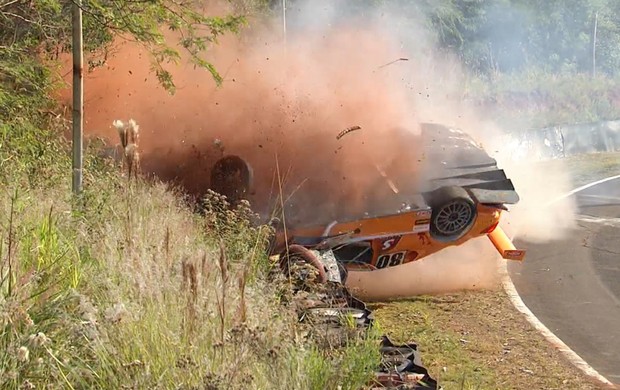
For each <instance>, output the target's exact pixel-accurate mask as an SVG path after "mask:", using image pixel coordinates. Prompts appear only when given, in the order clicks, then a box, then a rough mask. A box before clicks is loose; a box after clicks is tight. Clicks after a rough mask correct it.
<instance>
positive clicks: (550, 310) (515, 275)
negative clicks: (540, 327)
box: [508, 179, 620, 384]
mask: <svg viewBox="0 0 620 390" xmlns="http://www.w3.org/2000/svg"><path fill="white" fill-rule="evenodd" d="M572 196H575V197H576V199H577V203H578V205H579V215H578V229H576V230H575V231H574V232H573V233H571V234H570V236H569V237H566V238H565V239H563V240H560V241H556V242H551V243H547V244H540V245H533V244H521V246H525V247H526V248H527V250H528V255H527V259H526V261H524V262H523V263H521V264H520V263H515V262H510V263H509V265H508V270H509V272H510V276H511V278H512V281H513V283H514V284H515V286H516V288H517V291H518V292H519V295H520V296H521V298H522V299H523V301H524V302H525V304H526V305H527V306H528V307H529V309H530V310H531V311H532V312H533V313H534V314H535V315H536V317H538V319H539V320H540V321H541V322H542V323H544V324H545V325H546V326H547V328H549V329H550V330H551V331H552V332H553V333H555V335H556V336H558V337H559V338H560V339H561V340H562V341H563V342H564V343H566V344H567V345H568V346H569V347H570V348H571V349H573V350H574V351H575V352H576V353H577V354H578V355H580V356H581V357H582V358H583V359H584V360H586V361H587V362H588V363H589V364H590V365H591V366H592V367H593V368H594V369H595V370H597V371H598V372H599V373H600V374H601V375H603V376H605V377H606V378H607V379H608V380H610V381H611V382H613V383H616V384H618V383H620V179H619V180H611V181H608V182H605V183H602V184H599V185H595V186H593V187H590V188H588V189H586V190H583V191H581V192H578V193H576V194H574V195H572Z"/></svg>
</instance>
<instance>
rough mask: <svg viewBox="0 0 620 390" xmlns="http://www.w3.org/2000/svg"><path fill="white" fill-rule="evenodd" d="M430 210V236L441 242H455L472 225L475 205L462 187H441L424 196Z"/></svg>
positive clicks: (474, 216)
mask: <svg viewBox="0 0 620 390" xmlns="http://www.w3.org/2000/svg"><path fill="white" fill-rule="evenodd" d="M426 199H427V203H428V205H429V206H431V208H432V214H431V226H430V230H431V236H432V237H433V238H435V239H437V240H441V241H456V240H458V239H459V238H461V237H463V235H465V234H466V233H467V232H468V231H469V230H470V229H471V227H472V226H473V225H474V221H475V219H476V204H475V203H474V201H473V200H472V198H471V196H469V194H468V193H467V191H466V190H465V189H464V188H462V187H457V186H450V187H442V188H439V189H437V190H435V191H433V192H431V193H428V194H426Z"/></svg>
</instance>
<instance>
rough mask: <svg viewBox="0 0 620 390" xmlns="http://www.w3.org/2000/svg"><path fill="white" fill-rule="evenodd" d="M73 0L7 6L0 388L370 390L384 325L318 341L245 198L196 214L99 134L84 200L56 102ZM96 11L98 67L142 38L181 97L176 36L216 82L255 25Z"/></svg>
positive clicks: (88, 10)
mask: <svg viewBox="0 0 620 390" xmlns="http://www.w3.org/2000/svg"><path fill="white" fill-rule="evenodd" d="M71 4H72V3H71V2H69V1H61V0H58V1H57V0H51V1H35V2H24V1H20V0H18V1H9V2H5V3H3V4H0V31H1V32H0V49H1V50H2V51H1V52H0V188H1V190H0V388H2V389H17V388H47V387H50V388H110V389H119V388H162V389H163V388H165V389H168V388H181V389H190V388H206V389H217V388H239V389H248V388H257V389H264V388H283V389H284V388H286V389H292V388H295V389H311V388H316V386H317V384H319V383H320V384H325V385H326V386H327V387H330V388H336V387H337V386H340V385H341V386H342V388H346V389H353V388H359V387H361V386H363V385H364V384H365V383H367V382H368V380H369V379H370V378H371V376H372V371H371V370H370V369H369V367H374V366H376V365H377V363H378V356H377V354H376V349H377V348H376V347H377V345H378V339H377V337H376V334H374V333H370V334H369V335H368V337H363V338H356V339H351V340H348V342H347V343H346V345H345V346H344V347H343V348H319V347H318V345H317V344H316V342H315V340H314V339H313V338H312V337H310V336H309V335H308V334H307V332H304V331H303V329H302V328H301V327H300V325H299V324H298V319H297V315H296V313H295V312H294V310H293V309H292V308H289V306H287V305H285V304H284V303H283V302H284V301H282V299H281V298H282V297H283V292H282V291H283V290H285V289H286V287H287V285H288V284H287V283H285V282H284V281H279V282H278V281H276V282H274V281H273V280H272V279H269V278H268V275H269V270H270V267H271V263H270V261H269V259H267V257H266V245H267V241H268V238H269V235H270V234H271V231H270V229H269V228H267V227H263V226H258V227H257V226H255V225H254V224H253V223H252V222H253V214H252V213H251V211H250V210H249V208H248V205H247V204H243V205H241V206H240V207H239V208H238V209H236V210H233V211H226V212H224V210H226V209H227V208H226V205H225V204H223V200H222V199H221V198H220V197H218V196H215V195H214V196H210V197H208V198H207V199H205V203H206V204H205V206H207V207H202V208H201V210H202V211H199V210H197V209H196V207H195V206H192V205H190V204H187V203H186V202H185V201H184V198H183V196H182V194H181V193H180V192H178V191H176V190H175V189H174V188H170V187H169V186H168V185H166V184H164V183H158V182H147V181H144V180H142V179H140V178H136V177H132V176H131V175H130V174H129V173H128V172H126V171H124V170H123V171H121V169H120V167H119V166H117V165H116V164H115V163H113V162H112V161H109V160H105V159H102V158H98V157H96V156H97V155H98V154H99V153H98V152H99V149H98V148H99V147H100V146H101V145H100V143H99V142H98V141H97V140H91V142H90V143H89V144H88V150H86V152H85V155H86V156H87V159H86V161H85V178H84V181H85V185H84V192H83V193H82V194H81V195H80V196H79V197H74V196H73V195H72V194H71V192H70V183H69V173H70V167H71V161H70V157H69V150H68V144H67V143H66V142H65V141H64V139H63V138H62V134H63V133H66V132H67V131H68V130H69V127H70V126H69V123H68V122H67V121H66V120H65V119H64V118H63V116H62V115H59V114H57V113H56V112H55V109H56V107H55V105H54V101H53V99H51V97H50V91H51V90H52V89H53V87H54V82H55V80H54V78H53V74H54V73H53V72H52V69H53V66H54V64H53V60H54V59H55V58H56V57H57V54H58V52H60V51H63V50H66V49H67V47H68V46H67V41H68V39H69V37H68V35H67V34H68V31H69V30H70V24H69V15H70V12H69V7H70V5H71ZM84 4H85V5H84V12H85V19H86V20H85V33H86V34H85V36H86V42H87V47H89V48H90V49H91V50H92V52H91V53H90V56H89V58H90V60H91V61H90V64H91V66H93V65H95V64H96V58H98V57H97V56H104V55H105V49H106V45H107V44H108V43H109V42H110V40H111V39H112V37H114V36H115V35H117V34H120V35H123V36H125V37H127V36H129V37H132V38H131V39H136V40H138V41H140V42H142V43H144V44H145V45H146V46H147V47H149V49H150V52H151V53H152V54H153V71H154V72H156V73H157V75H158V76H159V78H160V81H161V83H162V85H163V86H164V87H165V88H168V89H170V90H171V91H173V90H174V84H173V82H172V80H171V79H170V78H169V74H168V73H167V72H166V70H165V65H166V62H167V61H169V60H175V59H177V58H178V56H179V54H178V53H176V52H175V51H174V50H173V49H171V47H172V44H170V43H167V42H166V41H165V40H163V37H164V35H165V34H163V31H164V29H172V30H174V32H175V33H178V34H179V36H180V37H182V42H181V44H182V47H183V48H184V49H186V50H187V51H188V52H189V53H190V57H191V58H192V61H194V63H195V64H197V65H198V66H203V67H205V68H206V69H208V70H209V71H211V72H212V74H213V76H214V79H215V81H216V82H218V81H219V75H218V74H217V71H216V70H215V69H213V68H212V67H211V66H210V65H209V63H207V62H205V61H203V60H202V59H201V57H200V53H201V52H203V51H204V50H206V49H208V47H209V46H208V45H209V44H212V43H213V42H215V41H216V38H217V37H218V36H219V35H220V34H223V33H224V32H226V31H235V30H236V29H237V28H238V27H239V26H241V25H242V23H243V22H244V20H245V18H244V17H242V15H241V14H239V15H234V16H224V17H221V18H220V17H217V18H216V17H209V18H205V17H203V16H201V15H202V14H201V13H200V9H197V8H189V7H190V6H188V5H180V4H181V3H178V2H172V1H170V2H169V1H154V2H146V3H144V2H95V1H85V2H84ZM188 4H189V3H188ZM240 9H242V8H240ZM138 11H139V12H138ZM160 27H161V28H162V29H161V30H160V29H159V28H160ZM166 34H168V33H166ZM173 34H174V33H173ZM136 130H137V129H136ZM136 146H137V145H136ZM136 146H134V147H136ZM132 151H134V152H135V151H136V150H135V149H132ZM125 167H126V165H125Z"/></svg>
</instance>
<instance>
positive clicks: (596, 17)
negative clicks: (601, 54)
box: [592, 12, 598, 77]
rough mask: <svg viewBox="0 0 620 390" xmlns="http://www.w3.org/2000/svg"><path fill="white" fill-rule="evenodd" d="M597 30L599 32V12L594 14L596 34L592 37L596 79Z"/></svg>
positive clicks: (593, 64)
mask: <svg viewBox="0 0 620 390" xmlns="http://www.w3.org/2000/svg"><path fill="white" fill-rule="evenodd" d="M596 30H598V12H596V13H595V14H594V34H593V36H592V77H596V33H597V31H596Z"/></svg>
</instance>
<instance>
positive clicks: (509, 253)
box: [487, 226, 525, 261]
mask: <svg viewBox="0 0 620 390" xmlns="http://www.w3.org/2000/svg"><path fill="white" fill-rule="evenodd" d="M487 235H488V236H489V239H490V240H491V242H492V243H493V245H494V246H495V249H497V251H498V252H499V254H500V255H502V258H504V259H506V260H517V261H523V258H525V250H523V249H517V248H515V246H514V244H513V243H512V241H511V240H510V238H508V236H507V235H506V233H505V232H504V231H503V230H502V228H500V227H499V226H498V227H496V228H495V230H493V231H492V232H491V233H489V234H487Z"/></svg>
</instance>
